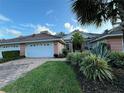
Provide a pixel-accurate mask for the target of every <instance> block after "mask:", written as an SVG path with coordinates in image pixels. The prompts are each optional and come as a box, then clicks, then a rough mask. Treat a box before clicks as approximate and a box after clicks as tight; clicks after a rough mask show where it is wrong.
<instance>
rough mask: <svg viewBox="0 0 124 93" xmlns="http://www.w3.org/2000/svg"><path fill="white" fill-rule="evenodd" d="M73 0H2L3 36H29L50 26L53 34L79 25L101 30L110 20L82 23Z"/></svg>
mask: <svg viewBox="0 0 124 93" xmlns="http://www.w3.org/2000/svg"><path fill="white" fill-rule="evenodd" d="M71 5H72V0H0V39H8V38H14V37H19V36H26V35H30V34H34V33H40V32H41V31H44V30H45V31H46V30H48V31H49V32H50V33H51V34H56V33H59V32H64V33H70V32H72V31H73V30H75V29H80V30H81V31H84V32H89V33H102V32H104V30H106V29H111V28H112V25H111V23H110V22H106V23H103V25H102V26H101V27H99V28H97V27H96V26H94V25H90V26H81V25H80V24H79V23H78V22H77V20H76V16H75V14H74V13H73V12H72V9H71Z"/></svg>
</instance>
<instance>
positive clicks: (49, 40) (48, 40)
mask: <svg viewBox="0 0 124 93" xmlns="http://www.w3.org/2000/svg"><path fill="white" fill-rule="evenodd" d="M57 40H59V41H62V42H63V43H64V40H63V39H47V40H33V41H22V42H9V43H0V45H5V44H21V43H34V42H52V41H57Z"/></svg>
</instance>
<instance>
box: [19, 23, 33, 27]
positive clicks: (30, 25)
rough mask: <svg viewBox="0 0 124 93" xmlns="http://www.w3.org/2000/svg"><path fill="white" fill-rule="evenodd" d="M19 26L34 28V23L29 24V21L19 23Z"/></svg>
mask: <svg viewBox="0 0 124 93" xmlns="http://www.w3.org/2000/svg"><path fill="white" fill-rule="evenodd" d="M20 26H22V27H26V28H35V25H34V24H31V23H29V24H20Z"/></svg>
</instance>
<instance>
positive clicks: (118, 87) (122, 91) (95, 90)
mask: <svg viewBox="0 0 124 93" xmlns="http://www.w3.org/2000/svg"><path fill="white" fill-rule="evenodd" d="M74 71H75V73H76V74H77V79H78V80H79V82H80V85H81V88H82V90H83V92H84V93H124V69H116V68H113V73H114V75H115V78H114V80H113V81H112V82H108V81H104V83H101V82H99V81H93V80H88V79H86V77H85V76H84V75H83V74H81V73H80V72H79V70H78V68H77V67H74Z"/></svg>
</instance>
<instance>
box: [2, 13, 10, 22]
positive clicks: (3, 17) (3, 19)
mask: <svg viewBox="0 0 124 93" xmlns="http://www.w3.org/2000/svg"><path fill="white" fill-rule="evenodd" d="M0 21H1V22H12V20H11V19H9V18H7V17H6V16H4V15H2V14H0Z"/></svg>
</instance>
